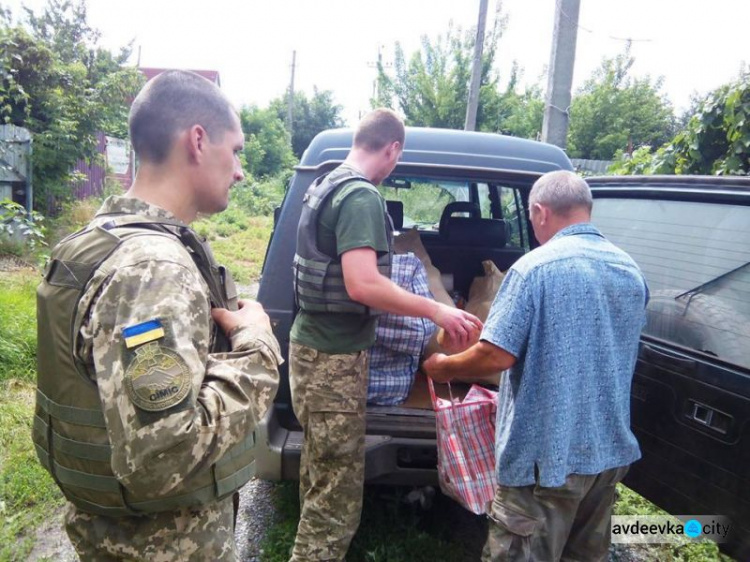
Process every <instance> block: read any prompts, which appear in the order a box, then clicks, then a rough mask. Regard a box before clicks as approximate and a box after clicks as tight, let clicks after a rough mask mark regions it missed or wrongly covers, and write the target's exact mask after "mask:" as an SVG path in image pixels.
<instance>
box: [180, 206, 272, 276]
mask: <svg viewBox="0 0 750 562" xmlns="http://www.w3.org/2000/svg"><path fill="white" fill-rule="evenodd" d="M192 226H193V228H194V229H195V231H196V232H197V233H198V234H200V235H201V236H204V237H205V238H206V239H208V240H209V241H210V243H211V248H212V249H213V252H214V255H215V256H216V259H217V260H218V261H219V263H222V264H224V265H226V266H227V267H228V268H229V271H230V272H231V273H232V277H233V278H234V280H235V281H236V282H237V283H241V284H247V283H252V282H254V281H257V280H258V279H259V278H260V271H261V268H262V267H263V259H264V257H265V254H266V247H267V246H268V240H269V239H270V238H271V229H272V228H273V218H272V217H267V216H250V214H249V213H248V212H247V211H246V210H245V209H244V208H243V207H242V206H241V205H240V204H239V203H238V202H237V201H234V200H230V203H229V207H228V208H227V210H225V211H224V212H222V213H217V214H215V215H212V216H211V217H208V218H205V219H202V220H200V221H197V222H195V223H193V225H192Z"/></svg>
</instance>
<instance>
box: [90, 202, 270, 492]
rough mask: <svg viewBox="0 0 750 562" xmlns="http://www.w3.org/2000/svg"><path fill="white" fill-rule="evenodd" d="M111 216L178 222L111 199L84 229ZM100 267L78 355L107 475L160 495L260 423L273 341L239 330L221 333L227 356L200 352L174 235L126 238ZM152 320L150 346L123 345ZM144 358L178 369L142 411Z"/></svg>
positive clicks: (186, 259) (193, 280) (203, 345)
mask: <svg viewBox="0 0 750 562" xmlns="http://www.w3.org/2000/svg"><path fill="white" fill-rule="evenodd" d="M112 214H122V215H138V216H145V217H152V218H163V219H169V220H173V221H174V220H177V219H176V218H175V217H174V215H172V214H171V213H169V212H167V211H165V210H163V209H161V208H159V207H156V206H153V205H149V204H147V203H145V202H143V201H140V200H138V199H133V198H126V197H111V198H109V199H107V201H105V203H104V205H103V206H102V208H101V209H100V210H99V211H98V213H97V216H96V217H95V218H94V221H93V222H92V224H93V225H96V224H100V223H104V222H106V221H107V220H108V219H111V216H112ZM108 215H109V216H108ZM104 265H107V266H108V269H109V270H110V271H112V273H111V274H110V276H109V278H108V279H107V280H106V281H105V282H104V284H103V285H101V287H100V289H99V290H98V291H96V293H95V294H88V293H86V294H84V296H83V298H82V299H81V301H80V303H79V306H80V307H86V308H84V309H83V310H86V309H88V310H89V313H88V316H87V318H86V320H85V322H84V324H83V326H82V329H81V336H82V341H83V345H82V348H81V349H79V350H78V354H79V356H80V357H81V358H82V359H83V360H84V362H85V363H86V364H88V365H90V367H91V366H93V369H91V368H90V371H91V372H94V373H96V382H97V385H98V389H99V395H100V400H101V405H102V409H103V413H104V417H105V422H106V425H107V433H108V436H109V440H110V443H111V444H112V458H111V466H112V470H113V472H114V474H115V476H116V477H117V478H118V480H120V481H121V482H122V484H123V485H124V486H125V487H126V488H128V489H130V490H131V491H133V492H134V493H136V494H140V493H143V494H145V495H148V496H153V495H161V494H168V493H169V492H170V490H172V489H174V488H175V487H177V486H179V485H180V484H181V483H183V482H184V481H186V480H187V479H189V478H190V476H191V473H193V472H195V471H196V470H197V469H199V468H201V467H204V466H206V465H211V464H213V463H214V462H216V460H217V459H219V458H221V457H222V455H223V454H224V453H225V452H226V451H227V450H228V449H229V448H230V447H232V446H233V445H235V444H237V443H238V442H240V441H241V440H242V439H243V438H244V437H245V436H246V435H248V434H249V433H251V432H252V431H253V430H254V429H255V427H256V426H257V424H258V422H259V421H260V420H261V419H262V418H263V416H264V415H265V413H266V411H267V410H268V407H269V406H270V404H271V402H272V400H273V398H274V396H275V394H276V389H277V387H278V382H279V373H278V365H279V364H280V363H281V362H282V358H281V355H280V351H279V346H278V342H277V341H276V339H275V338H274V336H273V334H272V333H271V332H270V331H269V330H268V329H266V328H265V327H261V326H249V327H242V328H240V329H238V330H235V331H234V332H233V333H232V334H230V339H231V345H232V351H231V352H228V353H217V354H212V353H209V349H210V348H211V344H212V342H211V334H212V332H213V328H214V326H213V320H212V318H211V314H210V304H209V290H208V286H207V284H206V282H205V281H204V280H203V278H202V276H201V274H200V272H199V271H198V268H197V267H196V266H195V264H194V262H193V260H192V259H191V257H190V255H189V253H188V251H187V250H186V248H185V247H184V246H183V245H182V244H181V243H180V242H179V241H177V240H176V239H174V240H173V239H171V237H168V236H164V235H161V234H157V233H155V234H154V235H153V236H151V235H145V236H137V237H133V238H130V239H127V240H125V241H124V242H123V243H122V244H121V245H120V246H119V247H118V249H117V250H116V251H115V252H114V253H113V254H112V255H111V256H110V257H109V258H108V259H107V262H106V264H104ZM89 306H90V308H89ZM154 322H155V323H156V325H158V326H159V327H160V330H161V335H160V333H156V332H151V333H152V334H153V341H149V342H147V343H145V344H142V345H138V346H129V344H128V342H126V339H127V337H126V335H127V334H128V331H127V330H128V328H132V327H138V326H143V325H150V324H149V323H154ZM157 336H158V337H157ZM149 361H150V362H151V364H154V362H157V363H158V362H163V363H164V365H165V366H167V367H169V368H170V369H171V370H172V371H173V372H176V373H178V375H177V379H176V380H178V384H177V386H175V388H178V387H179V392H178V393H177V395H176V396H175V400H172V401H171V402H170V400H169V396H167V399H166V400H163V401H161V402H159V404H161V406H156V407H148V405H146V407H145V408H144V404H145V400H144V397H143V396H142V394H141V393H139V390H138V385H137V384H134V380H137V379H136V377H137V375H138V372H139V370H140V371H141V372H144V369H143V368H142V367H143V366H144V365H145V366H148V365H149ZM145 371H148V369H145ZM141 388H143V387H141Z"/></svg>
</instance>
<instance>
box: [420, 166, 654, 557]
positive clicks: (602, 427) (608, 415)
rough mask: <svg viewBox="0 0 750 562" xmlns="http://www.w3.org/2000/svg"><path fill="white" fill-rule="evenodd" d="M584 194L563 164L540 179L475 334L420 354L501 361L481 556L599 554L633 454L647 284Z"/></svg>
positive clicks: (431, 369) (437, 376)
mask: <svg viewBox="0 0 750 562" xmlns="http://www.w3.org/2000/svg"><path fill="white" fill-rule="evenodd" d="M591 208H592V199H591V191H590V189H589V187H588V184H587V183H586V182H585V181H584V180H583V179H582V178H580V177H578V176H577V175H575V174H573V173H572V172H567V171H559V172H551V173H548V174H545V175H544V176H542V177H541V178H540V179H539V180H537V182H536V183H535V184H534V186H533V187H532V189H531V193H530V195H529V217H530V220H531V224H532V227H533V229H534V234H535V236H536V238H537V240H538V241H539V243H540V244H541V246H540V247H539V248H537V249H535V250H533V251H532V252H530V253H528V254H526V255H525V256H524V257H522V258H521V259H519V260H518V261H517V262H516V263H515V264H514V265H513V267H512V268H511V269H510V271H509V272H508V275H507V276H506V278H505V281H504V283H503V285H502V287H501V289H500V292H499V293H498V295H497V297H496V299H495V302H494V303H493V305H492V309H491V311H490V315H489V318H488V319H487V322H486V324H485V326H484V330H483V331H482V334H481V336H480V341H479V342H477V343H475V344H474V345H473V346H472V347H470V348H469V349H466V350H465V351H463V352H461V353H458V354H456V355H452V356H445V355H434V356H432V357H431V358H430V359H428V360H427V361H426V362H425V364H424V370H425V372H426V373H427V374H428V375H429V376H430V377H432V378H433V379H434V380H436V381H439V382H444V381H449V380H451V379H454V378H455V379H460V378H461V376H462V375H466V374H469V373H470V374H471V375H472V376H476V375H480V374H483V373H491V372H497V371H501V370H505V369H509V370H508V371H507V372H506V373H505V374H504V376H503V377H502V380H501V384H500V389H499V393H498V411H497V433H496V462H497V482H498V489H497V493H496V495H495V498H494V500H493V502H492V505H491V506H490V507H489V511H488V516H489V518H490V520H491V521H490V531H489V536H488V539H487V544H486V545H485V549H484V553H483V560H492V561H496V560H543V561H556V560H561V559H562V560H606V559H607V551H608V548H609V542H610V532H609V525H610V517H611V513H612V504H613V502H614V492H615V484H617V482H619V481H620V480H621V479H622V478H623V476H624V475H625V473H626V472H627V468H628V465H630V463H632V462H634V461H636V460H637V459H639V458H640V449H639V447H638V442H637V441H636V439H635V436H634V435H633V433H632V431H631V430H630V385H631V381H632V377H633V371H634V369H635V362H636V357H637V354H638V341H639V335H640V331H641V328H642V327H643V324H644V322H645V307H646V303H647V301H648V288H647V286H646V281H645V279H644V277H643V275H642V273H641V271H640V270H639V268H638V266H637V265H636V264H635V262H634V261H633V260H632V258H630V256H628V255H627V254H626V253H625V252H623V251H622V250H620V249H619V248H617V247H616V246H614V245H613V244H612V243H610V242H609V241H608V240H607V239H605V238H604V236H602V234H601V233H600V232H599V231H598V230H597V229H596V228H595V227H594V226H593V225H592V224H591V223H590V217H591Z"/></svg>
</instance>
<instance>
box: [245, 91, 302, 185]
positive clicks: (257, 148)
mask: <svg viewBox="0 0 750 562" xmlns="http://www.w3.org/2000/svg"><path fill="white" fill-rule="evenodd" d="M240 122H241V123H242V131H243V132H244V133H245V148H244V155H245V159H246V160H247V170H248V171H249V172H250V173H251V174H252V175H253V176H254V177H260V178H265V177H267V176H273V175H276V174H279V173H281V172H283V171H285V170H288V169H291V167H292V166H294V163H295V159H294V154H293V153H292V148H291V145H290V143H289V134H288V133H287V131H286V129H285V128H284V123H283V122H282V120H281V119H279V117H278V116H277V114H276V111H275V110H274V109H273V108H270V107H269V108H266V109H260V108H259V107H257V106H255V105H251V106H246V107H243V108H242V109H241V110H240Z"/></svg>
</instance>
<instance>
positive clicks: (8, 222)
mask: <svg viewBox="0 0 750 562" xmlns="http://www.w3.org/2000/svg"><path fill="white" fill-rule="evenodd" d="M45 230H46V228H45V225H44V217H43V216H42V215H40V214H39V213H37V212H34V211H32V212H31V213H27V212H26V209H24V207H23V206H22V205H19V204H18V203H14V202H13V201H10V200H8V199H3V200H0V255H2V254H4V253H8V254H14V255H17V256H21V255H25V254H27V253H28V252H30V251H31V252H33V251H34V250H36V249H38V248H39V247H41V246H46V242H45V236H44V234H45Z"/></svg>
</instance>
